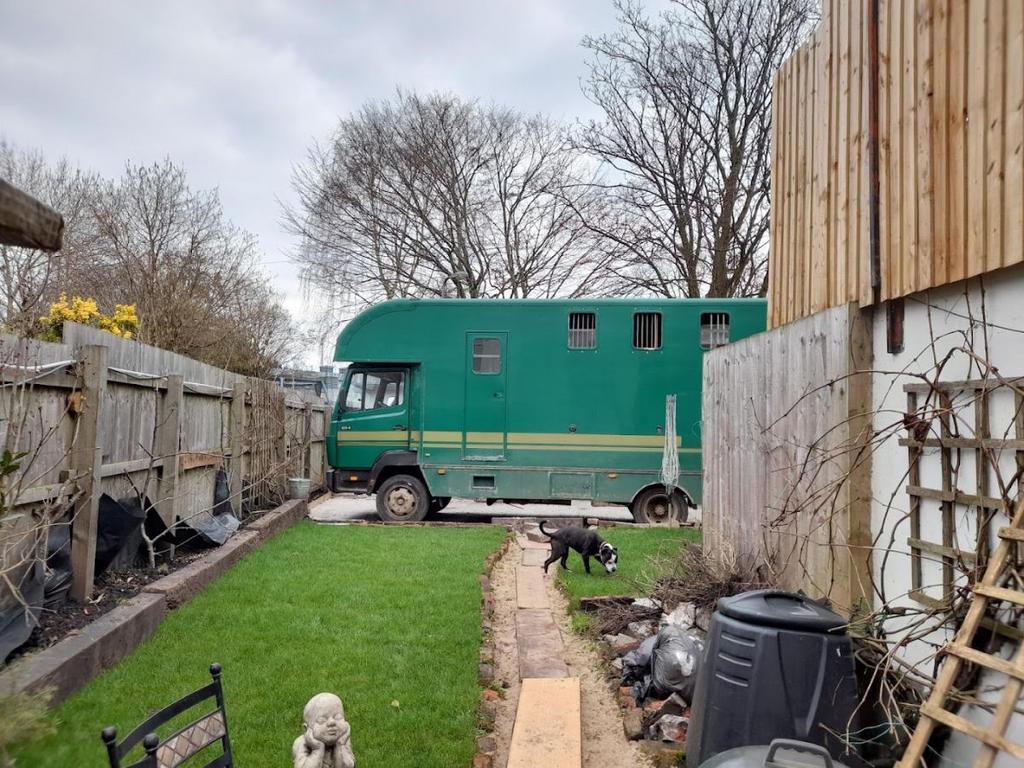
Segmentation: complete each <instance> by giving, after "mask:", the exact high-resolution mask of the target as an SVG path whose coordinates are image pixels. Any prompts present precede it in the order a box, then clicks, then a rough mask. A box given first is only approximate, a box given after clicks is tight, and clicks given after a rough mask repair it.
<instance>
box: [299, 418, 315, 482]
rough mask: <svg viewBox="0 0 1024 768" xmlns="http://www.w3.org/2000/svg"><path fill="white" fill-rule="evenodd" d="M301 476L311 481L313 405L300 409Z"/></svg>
mask: <svg viewBox="0 0 1024 768" xmlns="http://www.w3.org/2000/svg"><path fill="white" fill-rule="evenodd" d="M302 416H303V420H302V430H303V434H302V476H303V477H308V478H309V479H310V480H311V481H312V479H313V405H312V404H311V403H306V407H305V408H303V409H302Z"/></svg>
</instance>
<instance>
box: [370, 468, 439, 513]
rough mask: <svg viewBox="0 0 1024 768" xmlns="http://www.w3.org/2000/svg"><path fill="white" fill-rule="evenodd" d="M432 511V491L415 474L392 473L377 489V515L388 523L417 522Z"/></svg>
mask: <svg viewBox="0 0 1024 768" xmlns="http://www.w3.org/2000/svg"><path fill="white" fill-rule="evenodd" d="M429 511H430V493H429V492H428V491H427V486H425V485H424V484H423V481H422V480H420V479H419V478H418V477H414V476H413V475H392V476H391V477H389V478H388V479H387V480H385V481H384V482H383V483H381V484H380V488H378V489H377V515H378V517H380V519H381V520H383V521H384V522H387V523H415V522H419V521H420V520H422V519H423V518H424V517H426V516H427V512H429Z"/></svg>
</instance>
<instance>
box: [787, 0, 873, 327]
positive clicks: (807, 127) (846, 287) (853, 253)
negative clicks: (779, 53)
mask: <svg viewBox="0 0 1024 768" xmlns="http://www.w3.org/2000/svg"><path fill="white" fill-rule="evenodd" d="M864 7H865V6H864V4H863V2H862V1H861V0H826V1H825V2H824V3H823V7H822V18H821V22H820V23H819V25H818V27H817V29H816V30H815V32H814V34H813V35H812V37H811V39H810V40H809V41H808V42H807V43H806V44H805V45H803V46H802V47H801V48H800V49H799V50H798V51H797V52H796V53H794V54H793V56H792V57H791V58H790V59H789V60H788V61H787V62H786V63H785V64H784V65H783V66H782V68H781V69H780V70H779V72H778V74H777V75H776V78H775V96H774V102H773V105H774V106H773V109H774V113H773V123H774V129H773V130H774V142H773V147H772V163H773V165H772V190H773V195H772V215H771V249H772V253H771V272H770V276H769V278H770V280H769V305H770V308H769V324H770V326H771V327H775V326H778V325H783V324H785V323H788V322H791V321H793V320H796V319H798V318H800V317H805V316H806V315H810V314H813V313H815V312H819V311H821V310H822V309H826V308H827V307H833V306H837V305H839V304H845V303H847V302H849V301H862V302H864V294H863V291H864V290H866V291H867V297H868V300H870V277H869V271H868V226H869V218H868V204H867V202H868V190H869V187H868V155H867V149H868V119H867V117H868V88H867V81H866V75H867V71H868V67H867V55H868V39H867V26H866V16H865V14H864ZM864 286H866V289H865V288H864Z"/></svg>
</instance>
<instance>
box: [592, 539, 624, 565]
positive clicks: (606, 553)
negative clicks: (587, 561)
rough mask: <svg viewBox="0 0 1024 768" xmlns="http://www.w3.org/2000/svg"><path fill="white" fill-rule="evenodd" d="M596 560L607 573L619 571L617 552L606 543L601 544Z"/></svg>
mask: <svg viewBox="0 0 1024 768" xmlns="http://www.w3.org/2000/svg"><path fill="white" fill-rule="evenodd" d="M597 559H598V560H600V561H601V565H603V566H604V569H605V570H606V571H608V573H615V571H617V570H618V569H619V550H617V549H616V548H615V547H613V546H612V545H611V544H609V543H608V542H607V541H602V542H601V548H600V549H599V550H598V552H597Z"/></svg>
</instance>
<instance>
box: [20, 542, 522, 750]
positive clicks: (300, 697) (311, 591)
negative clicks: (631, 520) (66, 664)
mask: <svg viewBox="0 0 1024 768" xmlns="http://www.w3.org/2000/svg"><path fill="white" fill-rule="evenodd" d="M504 535H505V531H504V530H502V529H499V528H491V527H483V526H481V527H479V528H457V529H453V528H403V527H397V526H396V527H365V528H364V527H356V526H352V527H333V526H317V525H314V524H313V523H309V522H304V523H302V524H300V525H299V526H297V527H296V528H294V529H292V530H290V531H288V532H286V533H284V534H282V535H281V536H279V537H277V538H276V539H273V540H272V541H270V542H269V543H268V544H266V545H265V546H263V547H262V548H260V549H259V550H258V551H256V552H254V553H253V554H251V555H249V556H248V557H247V558H245V559H244V560H243V561H242V562H241V563H239V564H238V565H237V566H236V567H235V568H233V569H232V570H231V571H230V572H228V573H227V574H226V575H225V576H223V577H222V578H221V579H219V580H218V581H217V582H215V583H214V584H213V585H212V586H211V587H210V588H209V589H207V590H206V591H205V592H203V593H202V594H201V595H200V596H199V597H197V598H196V599H195V600H194V601H193V602H191V603H189V604H188V605H186V606H185V607H183V608H181V609H180V610H177V611H175V612H173V613H171V614H170V615H169V616H168V618H167V619H166V621H165V622H164V623H163V624H162V625H161V627H160V629H159V630H158V631H157V633H156V635H154V637H153V638H151V639H150V640H149V641H148V642H147V643H145V644H144V645H143V646H141V647H140V648H139V649H138V650H137V651H136V652H135V653H134V654H133V655H132V656H131V657H130V658H128V659H126V660H125V661H123V662H122V663H121V664H119V665H118V666H117V667H115V668H114V669H112V670H109V671H108V672H106V673H105V674H104V675H102V676H101V677H99V678H98V679H97V680H95V681H93V683H91V684H90V685H89V686H88V687H86V688H85V689H84V690H82V691H80V692H79V693H78V694H76V695H75V696H73V697H72V698H71V699H69V700H68V701H67V702H65V703H64V704H63V705H61V706H60V707H59V708H57V710H56V717H57V718H58V720H59V730H58V734H57V735H56V736H53V737H50V738H48V739H47V740H45V741H43V742H40V743H37V744H32V745H28V746H26V747H24V748H23V749H22V750H21V751H20V752H18V753H16V756H17V765H18V766H20V767H21V768H29V767H34V766H69V767H70V766H76V768H77V767H79V766H103V765H106V764H107V762H106V756H105V752H104V749H103V745H102V743H101V741H100V738H99V734H100V731H101V730H102V728H103V726H105V725H117V726H118V729H119V732H120V733H121V734H126V733H127V732H128V730H130V729H131V728H133V727H134V726H135V725H137V724H138V723H139V722H141V721H142V720H143V719H145V717H146V715H147V713H148V712H150V711H153V710H155V709H158V708H160V707H161V706H164V705H166V704H168V703H170V702H171V701H172V700H174V699H176V698H178V697H180V696H182V695H184V694H185V693H186V692H188V691H191V690H193V689H195V688H198V687H199V686H200V685H204V684H205V683H207V682H209V673H208V671H207V670H208V667H209V665H210V662H213V661H217V662H220V663H221V665H222V666H223V668H224V673H223V679H224V687H225V697H226V700H227V713H228V723H229V727H230V730H231V738H232V747H233V750H234V753H235V761H236V763H237V764H238V765H242V766H246V767H247V768H259V767H260V766H266V767H267V768H280V766H286V765H291V743H292V740H293V739H294V738H295V737H296V736H297V735H299V734H300V733H301V726H302V708H303V706H304V705H305V703H306V701H307V700H308V699H309V698H310V697H311V696H312V695H313V694H315V693H318V692H320V691H331V692H334V693H337V694H339V695H340V696H341V697H342V700H343V701H344V703H345V714H346V717H347V718H348V720H349V722H350V723H351V725H352V744H353V747H354V750H355V755H356V762H357V764H358V765H359V766H360V768H373V766H396V765H403V766H404V765H408V766H413V765H415V766H424V767H425V766H438V767H441V766H455V765H469V763H470V762H471V760H472V756H473V753H474V749H475V735H476V734H475V729H476V712H477V704H478V701H479V687H478V684H477V666H478V651H479V647H480V586H479V582H478V578H477V577H478V576H479V574H480V572H481V570H482V569H483V565H484V559H485V558H486V556H487V555H488V554H489V553H490V552H492V551H494V550H495V549H496V548H497V547H498V546H499V544H500V543H501V540H502V538H503V536H504ZM392 702H397V703H398V706H394V705H393V704H392Z"/></svg>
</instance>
